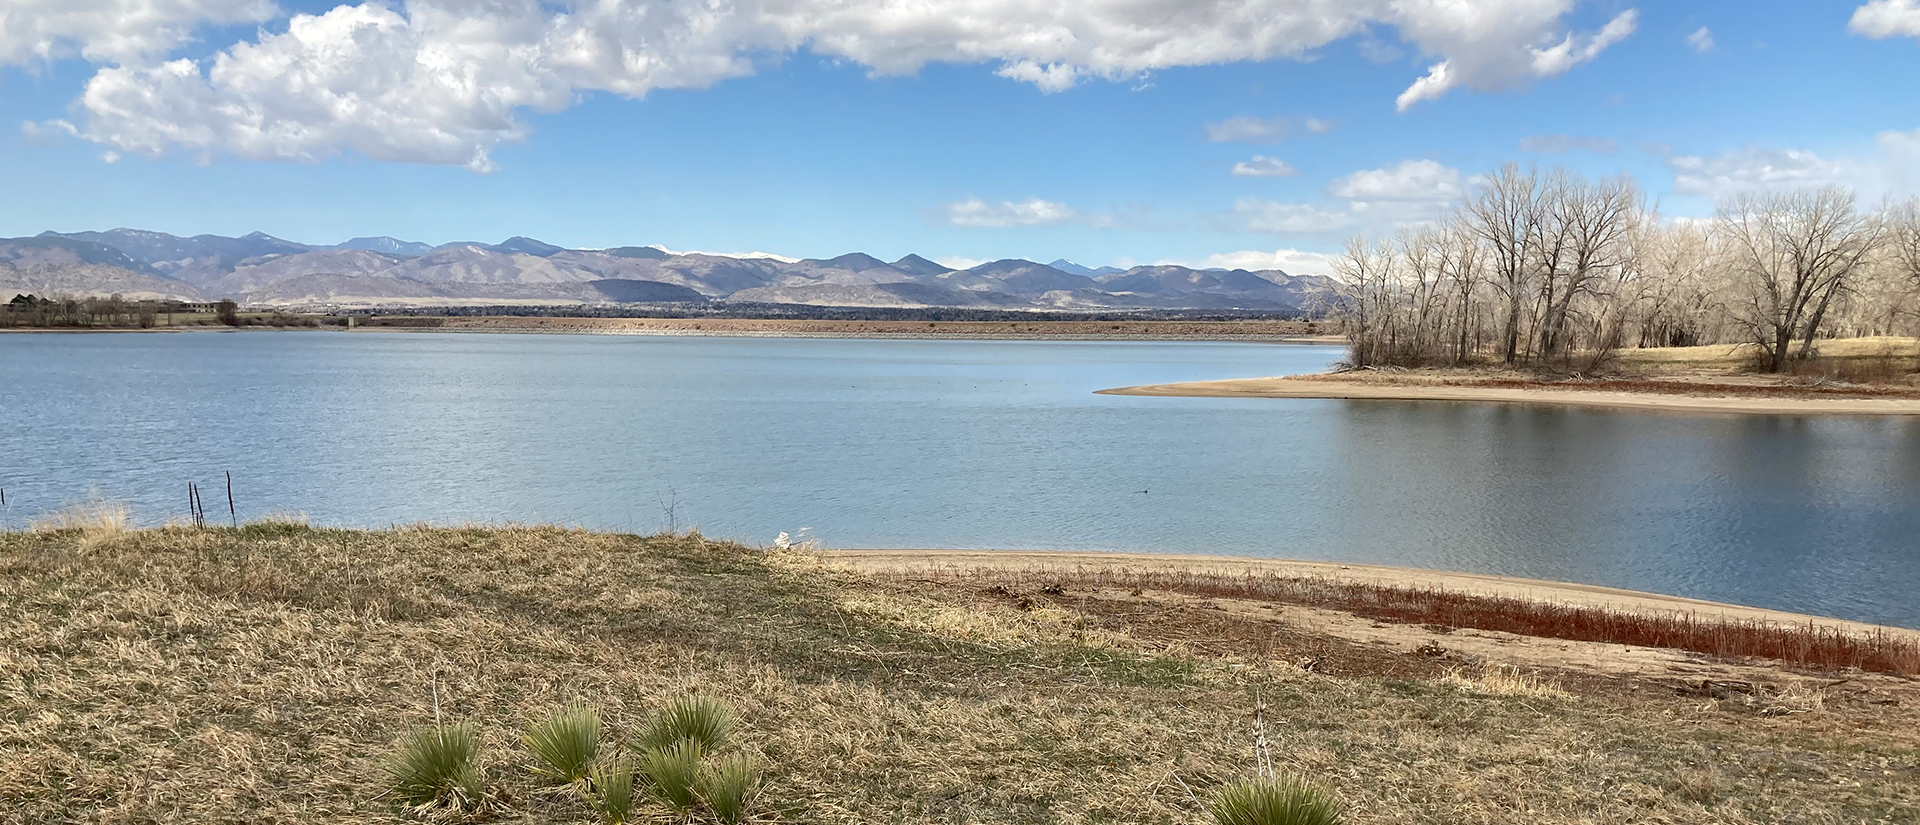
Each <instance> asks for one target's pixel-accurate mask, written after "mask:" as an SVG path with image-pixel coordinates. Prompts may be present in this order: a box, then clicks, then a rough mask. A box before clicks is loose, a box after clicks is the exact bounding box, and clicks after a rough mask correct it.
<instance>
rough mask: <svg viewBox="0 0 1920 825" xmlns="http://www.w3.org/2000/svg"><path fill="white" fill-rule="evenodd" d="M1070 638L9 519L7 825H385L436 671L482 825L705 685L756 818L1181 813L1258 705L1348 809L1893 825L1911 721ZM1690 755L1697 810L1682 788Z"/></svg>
mask: <svg viewBox="0 0 1920 825" xmlns="http://www.w3.org/2000/svg"><path fill="white" fill-rule="evenodd" d="M855 604H868V605H882V606H884V609H873V610H866V609H853V608H851V607H849V606H850V605H855ZM1052 609H1056V610H1062V611H1068V613H1069V614H1071V613H1072V608H1071V605H1070V604H1069V603H1066V602H1063V603H1060V604H1056V605H1053V606H1052ZM955 610H965V611H970V612H974V613H978V614H982V615H991V616H992V617H993V621H992V622H989V623H985V624H978V623H967V622H960V621H957V620H956V617H955V616H954V615H953V611H955ZM1034 612H1035V613H1041V612H1043V611H1040V610H1036V611H1034ZM1142 618H1149V617H1142ZM1175 619H1178V617H1174V619H1170V620H1175ZM1087 623H1088V621H1087V617H1085V616H1082V617H1080V618H1073V617H1072V615H1055V614H1051V613H1048V614H1046V615H1042V616H1038V617H1033V616H1029V614H1028V613H1027V612H1026V611H1023V610H1021V609H1019V608H1018V607H1016V606H1013V605H1011V604H1006V603H1003V602H1000V601H994V600H986V599H982V598H981V597H979V596H978V595H977V593H975V592H974V591H971V590H968V589H966V588H959V587H940V586H930V585H928V584H925V583H913V584H906V583H896V582H890V581H885V580H878V579H873V578H867V577H861V576H856V575H853V574H843V573H834V572H828V571H825V570H822V569H820V568H819V567H818V566H817V565H816V564H814V563H812V562H811V561H810V560H807V559H801V558H796V557H787V556H778V555H774V556H769V555H766V554H762V553H759V552H756V551H753V550H750V549H747V548H743V547H739V546H735V545H728V544H720V543H714V542H708V541H704V540H701V539H699V538H698V537H685V536H655V537H635V536H618V535H607V534H597V533H589V532H584V531H570V530H559V529H536V528H511V529H445V530H440V529H401V530H391V531H377V532H360V531H333V530H319V529H312V528H307V527H302V526H297V525H286V524H275V525H254V526H248V527H243V528H241V529H239V530H232V529H211V530H190V529H179V528H174V529H163V530H143V531H125V532H122V533H120V534H118V535H117V536H115V537H114V538H112V539H111V540H108V541H105V542H94V543H92V544H89V543H87V542H86V541H85V538H84V532H83V531H81V530H78V529H60V530H49V531H40V532H26V533H0V823H19V824H20V825H26V823H32V824H33V825H43V824H51V823H80V822H85V823H102V824H103V825H105V824H107V823H199V822H246V823H316V822H328V823H334V822H341V823H387V822H394V821H397V820H396V817H397V813H396V810H395V806H394V802H393V800H391V799H388V798H381V797H380V794H381V792H382V788H383V785H384V783H385V775H384V772H383V769H384V765H385V762H384V759H385V756H386V755H387V754H389V753H390V752H391V751H392V748H393V745H394V743H395V739H396V736H397V735H398V733H399V732H401V731H405V730H408V729H411V728H416V727H418V726H421V725H426V724H431V723H432V722H433V721H434V719H435V694H436V689H435V686H436V685H437V694H438V702H439V706H440V707H439V710H440V712H441V713H442V714H443V715H444V717H445V718H447V719H457V720H467V721H471V722H473V723H474V724H475V725H476V726H477V728H478V730H479V732H480V735H481V738H482V755H481V759H480V762H481V764H482V765H483V766H484V769H485V771H486V777H485V780H486V782H487V783H488V787H489V789H490V792H491V791H493V789H498V791H497V801H498V803H499V806H498V810H496V811H494V812H493V813H492V814H491V816H492V817H493V821H499V822H526V823H533V822H540V823H550V822H551V823H586V822H592V821H595V820H596V819H597V818H598V815H597V814H596V813H595V812H594V811H593V810H592V809H591V807H590V806H589V805H588V803H587V802H586V801H584V800H583V799H581V798H580V795H578V794H550V793H536V792H533V791H532V790H531V789H532V788H533V786H534V785H535V783H534V780H533V779H532V775H531V769H532V765H531V763H530V761H529V757H528V756H527V755H526V753H525V751H524V749H523V748H522V747H521V745H520V742H519V741H518V740H519V738H520V735H521V732H522V731H523V730H524V728H525V725H526V723H527V721H528V720H529V719H535V718H539V717H541V716H543V715H544V714H545V713H547V712H549V711H551V710H552V709H553V708H555V707H560V706H563V705H565V704H567V703H569V702H574V701H580V702H585V703H588V704H591V705H592V706H594V707H596V708H598V709H599V710H600V711H601V714H602V716H603V719H604V722H605V725H606V733H605V736H606V737H607V738H608V740H609V741H615V742H632V741H633V740H634V739H636V738H637V737H638V735H639V733H640V732H641V731H642V730H643V729H644V727H645V724H646V721H647V719H648V717H649V716H650V715H651V714H652V713H653V712H654V711H655V710H657V709H658V708H660V707H662V706H663V705H664V704H665V703H666V701H667V700H668V699H669V698H671V697H674V696H680V695H684V694H687V693H690V692H698V693H703V694H707V695H713V696H717V697H719V698H722V699H724V700H725V701H727V703H728V704H729V705H730V706H731V707H732V708H734V710H735V711H736V712H737V714H738V729H737V731H736V735H735V739H736V741H737V742H738V746H739V747H740V748H741V751H742V753H743V754H744V756H745V757H747V758H749V759H751V760H752V763H753V764H755V765H758V766H760V768H761V771H762V779H761V783H760V788H761V790H760V791H759V792H758V797H757V798H758V799H759V802H758V803H757V808H758V809H759V810H761V811H762V812H763V813H762V815H761V819H762V820H764V821H780V822H794V823H799V822H805V823H920V822H927V823H933V822H938V823H1194V822H1197V821H1200V820H1202V819H1203V818H1204V817H1205V815H1206V814H1205V810H1204V804H1203V800H1204V799H1207V798H1210V797H1211V795H1212V794H1213V793H1214V792H1215V791H1216V790H1217V789H1218V788H1220V787H1222V786H1223V785H1224V784H1225V783H1226V782H1228V781H1230V780H1233V779H1236V778H1240V777H1244V776H1247V775H1249V774H1250V773H1251V772H1252V769H1253V764H1252V758H1251V740H1250V736H1249V733H1248V722H1249V717H1250V714H1251V709H1252V706H1253V701H1252V694H1253V692H1254V690H1255V689H1256V688H1258V690H1259V692H1260V697H1261V700H1262V701H1263V702H1265V703H1266V705H1267V711H1266V713H1267V717H1266V718H1267V719H1268V722H1269V725H1270V727H1269V730H1270V731H1271V733H1270V734H1269V736H1270V737H1271V738H1272V739H1273V753H1274V754H1275V756H1276V757H1277V760H1278V761H1279V762H1281V764H1280V765H1278V766H1277V767H1278V768H1279V769H1281V770H1284V771H1286V772H1288V773H1290V774H1293V775H1299V776H1307V777H1312V778H1313V779H1314V781H1315V782H1316V783H1319V784H1322V785H1324V786H1326V787H1328V788H1329V789H1330V790H1331V791H1332V792H1333V793H1335V794H1337V795H1338V796H1339V797H1340V798H1342V799H1343V800H1345V801H1346V802H1347V803H1348V805H1349V811H1350V814H1349V819H1350V821H1351V822H1355V823H1427V822H1448V823H1496V822H1499V823H1509V822H1510V823H1528V825H1570V824H1571V823H1589V822H1602V823H1714V822H1723V823H1762V822H1768V823H1770V822H1783V823H1843V822H1844V823H1856V822H1888V823H1892V822H1912V821H1916V819H1920V724H1916V723H1917V722H1920V714H1916V712H1915V711H1914V710H1913V707H1912V706H1913V704H1914V703H1913V702H1908V703H1907V704H1888V705H1878V704H1876V705H1864V704H1860V703H1856V702H1835V701H1831V700H1829V701H1827V702H1826V703H1825V705H1824V706H1822V707H1820V708H1818V709H1808V710H1806V711H1805V712H1793V713H1782V714H1779V715H1767V714H1760V713H1756V712H1754V711H1753V710H1751V709H1748V708H1745V707H1743V706H1741V704H1740V703H1739V702H1737V701H1731V700H1730V701H1718V700H1704V701H1703V700H1702V699H1701V698H1699V697H1694V696H1682V695H1677V694H1676V693H1675V692H1674V691H1672V690H1671V689H1666V688H1660V687H1658V686H1651V685H1640V686H1633V685H1622V686H1617V689H1616V688H1615V687H1608V688H1607V691H1603V692H1599V693H1593V692H1588V691H1585V690H1581V691H1573V692H1572V695H1569V696H1567V697H1564V698H1563V697H1551V698H1539V697H1525V696H1502V695H1494V693H1493V692H1476V691H1470V690H1459V689H1456V688H1453V687H1450V686H1448V685H1446V684H1443V683H1441V682H1439V681H1438V680H1437V678H1436V679H1426V678H1377V677H1368V676H1352V677H1349V676H1341V675H1333V676H1328V675H1322V674H1318V673H1309V672H1303V671H1302V670H1300V669H1299V668H1296V667H1294V666H1293V665H1291V664H1285V663H1284V662H1287V661H1291V660H1292V659H1293V658H1294V657H1295V655H1296V654H1305V653H1311V652H1312V651H1313V650H1314V649H1325V648H1326V646H1327V645H1330V644H1337V642H1329V641H1325V640H1316V641H1312V642H1310V643H1302V644H1303V645H1309V644H1310V645H1311V647H1305V646H1303V648H1302V649H1298V650H1295V649H1288V648H1287V645H1290V644H1292V642H1284V641H1283V642H1282V643H1276V644H1277V645H1278V646H1268V647H1264V648H1260V649H1258V650H1255V649H1253V648H1248V647H1237V648H1236V647H1233V646H1232V645H1231V644H1229V643H1228V641H1230V640H1228V641H1222V642H1221V643H1220V644H1219V645H1218V646H1216V645H1213V644H1204V643H1202V644H1183V645H1168V644H1162V643H1161V642H1158V641H1156V640H1155V639H1153V638H1151V637H1147V636H1138V637H1136V636H1133V635H1129V634H1127V633H1125V632H1123V631H1120V630H1113V629H1108V630H1106V631H1104V633H1103V634H1102V635H1099V636H1098V637H1097V638H1096V637H1095V635H1094V634H1092V633H1091V632H1090V631H1089V628H1088V627H1086V625H1087ZM1015 628H1018V630H1017V632H1016V631H1015V630H1014V629H1015ZM1209 632H1211V631H1210V630H1208V629H1206V628H1204V627H1199V629H1196V630H1193V631H1192V632H1190V633H1188V634H1186V638H1189V639H1191V638H1195V637H1198V636H1200V635H1203V634H1205V633H1209ZM1203 641H1204V640H1203ZM1216 649H1218V650H1222V651H1225V652H1198V651H1213V650H1216ZM1360 653H1364V651H1356V652H1355V655H1359V654H1360ZM1368 655H1386V654H1379V653H1370V654H1368ZM1436 676H1437V674H1436ZM1708 755H1711V760H1712V762H1711V764H1712V774H1711V776H1712V783H1713V784H1712V788H1711V791H1710V793H1703V792H1702V790H1701V789H1700V788H1699V783H1698V782H1683V781H1678V780H1677V777H1682V776H1683V775H1685V772H1686V771H1695V770H1698V769H1699V768H1700V766H1701V765H1702V764H1704V763H1705V762H1706V760H1707V759H1708ZM1705 798H1710V799H1711V803H1710V804H1709V803H1706V802H1703V801H1702V799H1705ZM649 804H652V805H656V807H651V808H648V809H647V813H646V815H647V816H655V817H657V816H659V815H660V814H661V810H660V809H659V808H658V807H657V803H649ZM638 816H639V814H638V812H637V813H636V817H638ZM636 821H638V819H637V818H636Z"/></svg>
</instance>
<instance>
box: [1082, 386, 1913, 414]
mask: <svg viewBox="0 0 1920 825" xmlns="http://www.w3.org/2000/svg"><path fill="white" fill-rule="evenodd" d="M1650 383H1655V382H1606V381H1591V382H1580V383H1575V382H1562V383H1551V384H1549V383H1540V384H1528V385H1514V386H1473V385H1462V384H1418V383H1402V382H1388V381H1362V380H1338V378H1337V377H1334V376H1282V377H1276V378H1234V379H1228V380H1224V381H1194V382H1189V383H1182V384H1148V385H1144V386H1138V387H1118V388H1114V389H1106V390H1100V391H1099V393H1100V394H1102V395H1146V396H1178V397H1191V398H1322V399H1338V400H1351V401H1453V402H1482V403H1484V402H1492V403H1502V404H1536V405H1549V406H1568V407H1599V408H1612V409H1632V410H1644V411H1649V412H1667V413H1689V414H1727V415H1739V414H1756V415H1900V416H1905V415H1920V393H1906V392H1901V393H1893V392H1888V393H1885V394H1865V393H1862V394H1848V393H1846V392H1844V391H1835V390H1821V389H1817V388H1798V387H1790V386H1781V387H1772V386H1768V387H1765V388H1762V387H1760V386H1759V385H1751V384H1748V385H1739V384H1711V383H1698V384H1693V385H1678V384H1677V383H1676V384H1675V385H1662V386H1658V387H1648V386H1647V384H1650Z"/></svg>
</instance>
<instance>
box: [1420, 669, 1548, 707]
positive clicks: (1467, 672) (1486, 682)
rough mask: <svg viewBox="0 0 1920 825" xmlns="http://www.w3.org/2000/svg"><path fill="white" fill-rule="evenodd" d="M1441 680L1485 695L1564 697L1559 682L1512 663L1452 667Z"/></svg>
mask: <svg viewBox="0 0 1920 825" xmlns="http://www.w3.org/2000/svg"><path fill="white" fill-rule="evenodd" d="M1440 681H1442V682H1444V683H1446V684H1449V685H1453V686H1454V687H1457V688H1460V689H1462V690H1469V691H1473V692H1475V693H1484V694H1487V695H1489V696H1525V697H1528V698H1532V699H1567V698H1570V697H1569V696H1568V694H1567V692H1566V691H1565V690H1563V689H1561V687H1560V685H1559V684H1558V683H1557V682H1555V681H1554V680H1552V679H1551V678H1548V677H1546V676H1544V675H1541V673H1540V672H1539V671H1537V670H1536V671H1523V670H1521V669H1520V668H1517V667H1514V666H1512V665H1502V664H1493V663H1482V664H1481V665H1480V666H1478V667H1474V668H1467V667H1456V668H1453V669H1451V670H1449V671H1448V672H1447V675H1446V676H1444V677H1442V678H1441V680H1440Z"/></svg>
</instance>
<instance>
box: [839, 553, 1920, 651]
mask: <svg viewBox="0 0 1920 825" xmlns="http://www.w3.org/2000/svg"><path fill="white" fill-rule="evenodd" d="M816 552H817V555H819V556H820V557H821V558H822V559H823V560H825V561H826V562H829V563H832V564H835V565H839V566H843V567H846V568H848V569H852V570H859V571H863V572H874V573H892V574H913V573H916V572H922V573H934V572H940V573H953V572H956V571H969V570H973V571H1025V572H1060V573H1087V572H1113V571H1130V572H1143V573H1192V574H1202V575H1224V576H1245V575H1257V576H1274V577H1278V578H1298V579H1317V580H1325V581H1335V582H1351V583H1356V584H1364V585H1371V586H1377V587H1394V588H1405V589H1416V590H1424V589H1433V590H1442V591H1447V592H1452V593H1461V594H1466V595H1472V596H1494V597H1504V598H1513V599H1525V600H1528V601H1537V602H1547V603H1552V604H1560V605H1568V606H1574V607H1591V608H1600V609H1605V610H1608V611H1611V612H1624V613H1642V614H1665V615H1692V616H1695V617H1698V618H1700V619H1703V620H1711V621H1736V622H1766V623H1771V624H1780V625H1796V626H1802V627H1804V626H1807V625H1809V624H1811V625H1814V626H1819V627H1827V628H1832V629H1834V630H1838V631H1841V632H1845V633H1875V632H1885V633H1889V634H1893V635H1896V636H1903V637H1909V638H1913V639H1916V640H1920V630H1915V629H1910V628H1901V627H1892V626H1887V625H1876V624H1869V623H1866V622H1856V621H1850V620H1847V619H1836V618H1832V617H1828V616H1813V615H1808V614H1803V613H1791V612H1787V611H1782V610H1771V609H1767V608H1760V607H1749V606H1746V605H1737V604H1727V603H1724V602H1714V601H1706V600H1702V599H1691V598H1687V597H1684V596H1669V595H1665V594H1660V593H1647V592H1643V591H1638V590H1624V589H1620V588H1614V587H1603V586H1599V585H1589V584H1578V583H1574V582H1558V581H1547V580H1542V579H1527V578H1519V577H1515V576H1497V575H1491V574H1483V573H1461V572H1452V571H1442V570H1424V569H1420V568H1413V567H1393V566H1387V565H1374V564H1351V563H1345V562H1325V561H1299V560H1292V559H1264V558H1252V557H1245V556H1209V555H1189V554H1174V553H1112V552H1089V551H1033V550H911V549H865V550H820V551H816Z"/></svg>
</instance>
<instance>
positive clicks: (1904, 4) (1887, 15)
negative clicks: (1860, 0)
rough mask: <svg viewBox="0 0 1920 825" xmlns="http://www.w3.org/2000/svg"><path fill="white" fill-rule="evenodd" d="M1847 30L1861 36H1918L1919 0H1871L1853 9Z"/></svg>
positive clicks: (1919, 27)
mask: <svg viewBox="0 0 1920 825" xmlns="http://www.w3.org/2000/svg"><path fill="white" fill-rule="evenodd" d="M1847 30H1848V31H1851V32H1853V33H1854V34H1857V35H1860V36H1862V37H1871V38H1874V39H1880V38H1886V37H1920V0H1873V2H1871V3H1867V4H1865V5H1862V6H1860V7H1859V8H1857V9H1854V10H1853V19H1852V20H1849V21H1847Z"/></svg>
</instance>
